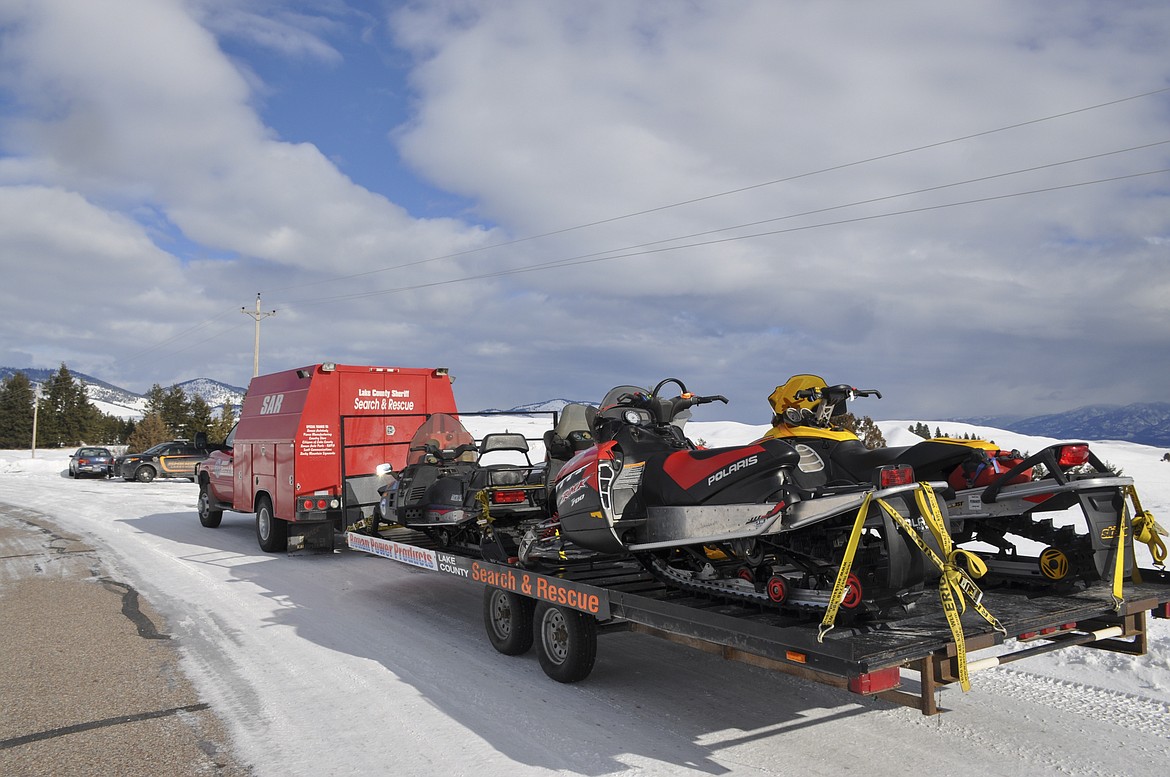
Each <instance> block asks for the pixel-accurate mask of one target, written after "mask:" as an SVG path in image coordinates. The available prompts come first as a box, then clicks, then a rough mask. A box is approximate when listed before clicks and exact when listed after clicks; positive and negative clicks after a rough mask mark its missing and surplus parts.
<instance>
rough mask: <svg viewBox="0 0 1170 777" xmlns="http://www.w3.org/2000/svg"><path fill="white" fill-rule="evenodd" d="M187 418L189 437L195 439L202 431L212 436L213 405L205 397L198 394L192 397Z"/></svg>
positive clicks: (187, 435)
mask: <svg viewBox="0 0 1170 777" xmlns="http://www.w3.org/2000/svg"><path fill="white" fill-rule="evenodd" d="M187 419H188V420H187V429H186V432H187V434H186V437H187V439H189V440H194V439H195V435H197V434H199V433H200V432H203V433H204V434H207V435H208V437H210V436H211V426H212V419H211V407H210V405H208V404H207V400H205V399H204V398H203V397H201V396H198V395H196V396H194V397H192V398H191V403H190V406H189V411H188V416H187Z"/></svg>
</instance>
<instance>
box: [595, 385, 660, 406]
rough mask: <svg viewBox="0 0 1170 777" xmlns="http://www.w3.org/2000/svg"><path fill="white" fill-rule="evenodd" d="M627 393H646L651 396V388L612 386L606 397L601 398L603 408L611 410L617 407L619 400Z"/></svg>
mask: <svg viewBox="0 0 1170 777" xmlns="http://www.w3.org/2000/svg"><path fill="white" fill-rule="evenodd" d="M626 394H645V395H646V396H650V389H645V388H642V387H641V386H618V387H616V388H611V389H610V390H609V393H608V394H606V395H605V399H603V400H601V408H600V409H601V410H602V411H605V410H609V409H611V408H613V407H616V406H617V404H618V400H619V399H621V398H622V397H624V396H625V395H626Z"/></svg>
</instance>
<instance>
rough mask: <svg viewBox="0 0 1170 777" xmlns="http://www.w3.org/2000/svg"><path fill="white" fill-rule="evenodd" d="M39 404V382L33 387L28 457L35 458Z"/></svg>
mask: <svg viewBox="0 0 1170 777" xmlns="http://www.w3.org/2000/svg"><path fill="white" fill-rule="evenodd" d="M40 406H41V384H40V383H38V384H37V385H36V387H34V388H33V435H32V455H31V456H30V457H29V458H32V459H35V458H36V457H37V410H39V409H40Z"/></svg>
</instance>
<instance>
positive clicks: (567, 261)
mask: <svg viewBox="0 0 1170 777" xmlns="http://www.w3.org/2000/svg"><path fill="white" fill-rule="evenodd" d="M1166 92H1170V87H1164V88H1161V89H1154V90H1150V91H1147V92H1142V93H1140V94H1134V95H1130V96H1128V97H1122V98H1118V99H1115V100H1108V101H1106V102H1102V103H1097V104H1094V105H1090V106H1085V107H1082V108H1076V109H1073V110H1069V111H1063V112H1060V113H1055V114H1051V115H1048V116H1042V117H1039V118H1035V119H1029V120H1026V121H1021V122H1016V123H1014V124H1009V125H1005V126H1002V127H996V128H994V129H988V130H982V131H979V132H974V133H970V134H967V135H962V136H959V137H955V138H950V139H948V140H942V141H937V142H932V143H927V144H924V145H920V146H914V147H911V148H906V149H902V150H900V151H894V152H889V153H885V154H879V155H876V156H871V157H867V158H864V159H859V160H855V161H852V162H846V163H842V164H838V165H831V166H828V167H823V168H819V169H816V170H811V171H806V172H803V173H797V174H794V175H790V176H786V177H782V178H776V179H773V180H769V181H763V182H760V183H756V184H751V185H748V186H743V187H738V188H735V189H729V190H726V191H722V192H716V193H714V194H708V195H703V196H701V197H694V198H691V199H687V200H681V201H678V202H674V203H669V204H666V205H660V206H657V207H653V208H646V209H643V210H639V211H633V212H629V213H624V214H621V215H617V216H611V217H608V218H604V219H598V220H595V221H590V222H586V223H582V224H577V225H574V226H570V227H564V228H561V229H555V230H550V231H547V232H542V233H539V234H535V235H529V236H527V237H521V238H516V239H513V240H507V241H503V242H500V243H493V244H490V245H486V246H479V247H477V248H471V249H467V250H465V251H457V252H452V253H448V254H443V255H440V256H434V257H430V258H427V259H419V260H415V261H412V262H404V263H401V264H397V265H392V266H388V267H383V268H379V269H376V270H367V271H363V272H360V273H352V274H349V275H341V276H336V277H333V278H330V279H327V280H324V281H313V282H312V283H303V284H293V285H289V286H282V287H276V288H274V289H270V290H269V291H286V290H290V289H297V288H304V287H306V286H310V285H312V286H317V285H320V284H321V283H331V282H334V281H341V280H351V279H354V278H361V277H366V276H370V275H376V274H378V273H383V272H389V271H392V270H399V269H405V268H407V267H415V266H418V265H422V264H429V263H432V262H437V261H441V260H444V259H453V258H457V257H460V256H466V255H469V254H474V253H479V252H483V251H487V250H491V249H495V248H504V247H507V246H511V245H517V244H520V243H525V242H531V241H534V240H539V239H541V238H545V237H553V236H556V235H562V234H566V233H569V232H574V231H578V230H582V229H588V228H590V227H596V226H601V225H604V224H611V223H614V222H618V221H623V220H626V219H631V218H636V217H638V216H644V215H649V214H651V213H657V212H661V211H665V210H669V209H672V208H678V207H682V206H685V205H691V204H695V203H699V202H705V201H708V200H713V199H717V198H720V197H726V196H730V195H733V194H740V193H744V192H748V191H752V190H756V189H761V188H764V187H767V186H774V185H777V184H781V183H787V182H791V181H795V180H800V179H802V178H809V177H812V176H815V175H820V174H824V173H829V172H835V171H840V170H845V169H849V168H852V167H858V166H861V165H865V164H869V163H872V162H877V161H881V160H886V159H892V158H895V157H899V156H904V155H908V154H912V153H916V152H919V151H925V150H929V149H932V148H939V147H942V146H946V145H950V144H954V143H960V142H963V141H967V140H973V139H975V138H979V137H986V136H988V135H993V134H997V133H1001V132H1007V131H1009V130H1013V129H1019V128H1022V127H1027V126H1031V125H1035V124H1040V123H1044V122H1048V121H1054V120H1057V119H1062V118H1067V117H1069V116H1074V115H1077V114H1080V113H1086V112H1089V111H1094V110H1099V109H1102V108H1107V107H1110V106H1114V105H1119V104H1122V103H1126V102H1130V101H1133V100H1139V99H1143V98H1146V97H1152V96H1154V95H1158V94H1163V93H1166ZM1165 142H1167V141H1159V142H1157V143H1151V144H1147V145H1146V146H1137V147H1134V148H1133V149H1124V150H1122V151H1115V152H1106V153H1105V154H1098V155H1093V156H1088V157H1082V158H1081V159H1079V160H1069V162H1059V163H1053V165H1043V166H1040V167H1037V168H1029V169H1028V170H1027V171H1032V170H1037V169H1042V168H1043V167H1049V166H1055V165H1060V164H1068V163H1070V162H1072V161H1084V160H1087V159H1093V158H1098V157H1100V156H1107V155H1109V154H1115V153H1122V152H1123V151H1130V150H1135V149H1139V148H1148V147H1150V146H1155V145H1160V144H1161V143H1165ZM1019 172H1026V171H1015V172H1012V173H1003V174H1000V175H999V176H987V177H985V178H982V179H971V181H964V182H959V183H953V184H944V185H941V186H937V187H929V188H927V189H921V190H917V191H915V192H906V193H902V194H896V195H888V196H886V197H879V198H874V199H872V200H865V201H859V202H856V203H849V204H846V205H837V206H832V207H828V208H822V209H817V210H812V211H807V212H805V213H801V214H790V215H787V216H780V217H776V218H774V219H766V220H764V221H761V222H752V223H749V224H743V225H738V226H734V227H724V228H721V229H717V230H711V231H708V232H701V233H696V234H694V235H685V236H678V237H674V238H667V239H663V240H658V241H653V242H650V243H643V244H640V245H637V246H628V247H626V248H620V249H611V250H610V251H606V252H599V253H601V255H602V256H603V258H602V259H596V258H594V257H596V256H597V254H596V253H595V254H585V255H580V256H577V257H570V258H568V259H562V260H553V261H550V262H544V263H541V264H538V265H533V266H530V267H525V268H515V269H511V270H502V271H498V272H493V273H483V274H479V275H474V276H468V277H466V278H460V279H452V280H447V281H436V282H433V283H426V284H419V285H415V286H410V287H403V288H400V289H389V290H382V291H373V292H363V293H359V294H352V295H336V296H333V297H327V298H318V299H317V300H309V301H300V302H297V301H293V302H290V303H289V304H294V305H295V304H300V305H302V306H311V305H314V304H318V303H320V302H326V301H333V300H344V299H359V298H363V297H366V296H376V295H381V294H393V293H398V292H399V291H407V290H415V289H420V288H428V287H431V286H436V285H442V284H444V283H459V282H463V281H466V280H477V279H484V278H492V277H499V276H501V275H512V274H517V273H522V272H534V271H539V270H542V269H548V268H550V267H555V266H573V265H574V264H580V263H585V262H586V261H604V260H605V258H604V255H605V254H610V253H613V252H614V251H617V252H629V251H633V249H636V248H644V247H647V246H653V245H657V244H659V243H662V242H673V241H677V240H687V239H691V238H693V237H698V236H703V235H707V234H713V233H718V232H723V231H729V230H733V229H743V228H746V227H749V226H757V225H759V224H762V223H769V222H774V221H779V220H784V219H791V218H797V217H800V216H807V215H813V214H816V213H823V212H827V211H830V210H839V209H843V208H847V207H854V206H856V205H861V204H871V203H873V202H878V201H882V200H888V199H893V198H897V197H904V196H909V195H911V194H920V193H925V192H927V191H934V190H939V189H943V188H949V187H954V186H960V185H964V184H967V183H972V182H975V181H980V180H987V179H989V178H994V177H1003V176H1006V175H1014V174H1018V173H1019ZM1153 172H1160V171H1153ZM1153 172H1151V173H1139V174H1138V175H1147V174H1153ZM1124 177H1126V176H1122V178H1124ZM1111 180H1119V179H1103V180H1101V181H1093V182H1087V183H1081V184H1070V185H1069V186H1067V187H1053V188H1051V189H1044V190H1036V191H1034V192H1021V193H1016V194H1008V195H1002V196H1001V197H992V198H984V199H981V200H971V201H968V202H965V203H951V204H947V205H939V206H932V207H927V208H923V209H915V210H908V211H901V212H896V213H890V214H879V215H877V216H869V217H864V218H859V219H846V220H842V221H837V222H827V223H824V224H816V225H807V226H804V227H798V228H794V229H789V230H777V231H774V232H765V233H759V234H757V235H745V236H742V237H740V238H728V239H723V240H716V241H707V242H702V243H693V244H688V245H682V246H676V247H674V248H669V249H656V250H653V251H644V252H632V253H618V254H617V255H615V256H612V257H608V258H626V257H630V256H638V255H644V254H646V253H659V252H661V251H663V250H675V249H681V248H690V247H696V246H700V245H710V244H712V243H719V242H727V241H728V240H737V239H750V238H753V237H759V236H764V235H770V234H782V233H784V232H791V231H798V230H802V229H815V228H820V227H824V226H833V225H836V224H845V223H851V222H854V221H860V220H866V219H870V218H884V217H887V216H894V215H905V214H907V213H914V212H920V211H922V210H932V209H936V208H945V207H955V206H957V205H963V204H972V203H976V202H985V201H988V200H990V199H1001V198H1003V197H1013V196H1025V195H1028V194H1034V193H1039V192H1042V191H1052V190H1054V189H1060V188H1070V187H1074V186H1084V185H1091V184H1093V183H1103V182H1108V181H1111ZM226 315H227V313H222V314H219V315H217V316H214V317H212V318H210V319H208V320H206V321H204V322H202V323H200V324H196V325H194V326H192V327H190V328H188V329H186V330H183V331H182V332H180V333H178V334H176V335H174V336H172V337H169V338H167V339H165V340H162V341H160V342H159V343H156V344H154V345H152V346H150V347H148V348H145V349H143V350H141V351H138V352H136V353H134V354H131V355H130V356H129V357H127V359H126V361H133V360H135V359H137V358H140V357H141V356H144V355H146V354H149V353H152V352H154V351H156V350H159V349H161V348H163V347H164V346H166V345H167V344H169V343H172V342H174V341H175V340H178V339H180V338H183V337H186V336H187V335H188V334H190V333H193V332H196V331H199V330H200V329H203V328H204V327H206V326H209V325H210V324H212V323H214V322H215V321H218V320H220V319H222V318H224V317H225V316H226ZM235 328H236V327H235V326H231V327H228V328H226V329H224V330H222V331H221V332H219V333H217V334H214V335H212V336H211V337H209V338H205V339H203V340H201V341H197V342H194V343H190V344H188V345H187V347H184V348H182V349H179V350H178V351H175V353H181V352H183V351H187V350H190V349H191V348H194V347H196V346H197V345H200V344H202V343H205V342H209V341H210V340H212V339H216V338H218V337H220V336H222V335H223V334H226V333H227V332H228V331H231V330H233V329H235Z"/></svg>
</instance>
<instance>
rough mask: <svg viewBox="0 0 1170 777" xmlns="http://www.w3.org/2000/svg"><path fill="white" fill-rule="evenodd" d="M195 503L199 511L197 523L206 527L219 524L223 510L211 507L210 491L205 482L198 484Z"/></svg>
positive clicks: (212, 527)
mask: <svg viewBox="0 0 1170 777" xmlns="http://www.w3.org/2000/svg"><path fill="white" fill-rule="evenodd" d="M196 505H197V509H198V511H199V523H201V524H203V525H204V526H206V527H207V528H208V529H214V528H215V527H217V526H219V522H220V521H222V520H223V510H213V509H212V508H211V491H210V489H209V488H208V487H207V484H206V483H200V484H199V501H198V502H196Z"/></svg>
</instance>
